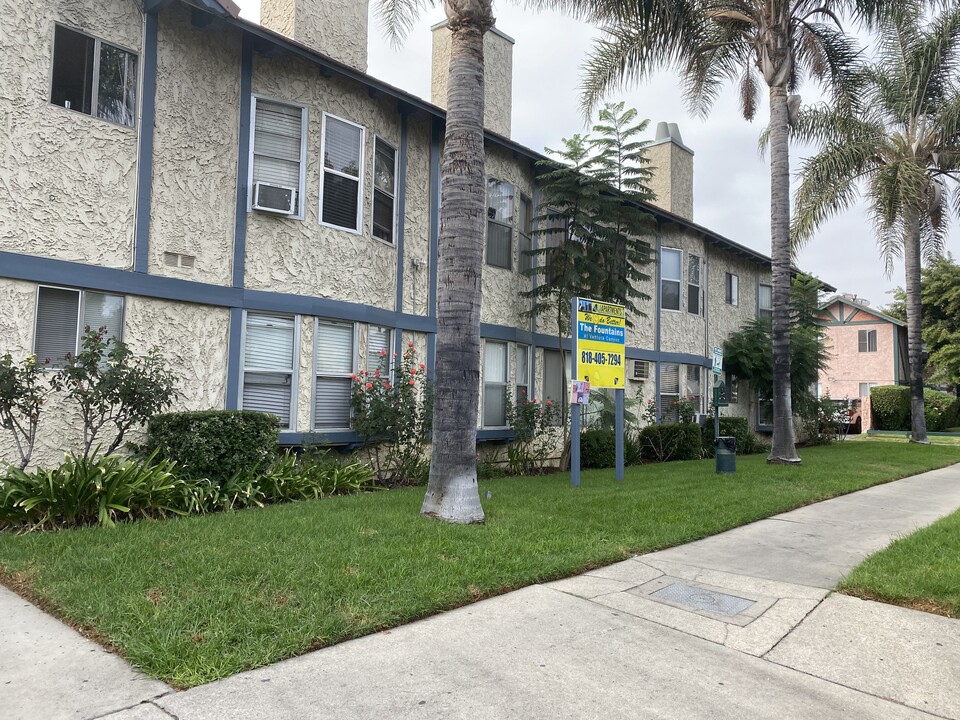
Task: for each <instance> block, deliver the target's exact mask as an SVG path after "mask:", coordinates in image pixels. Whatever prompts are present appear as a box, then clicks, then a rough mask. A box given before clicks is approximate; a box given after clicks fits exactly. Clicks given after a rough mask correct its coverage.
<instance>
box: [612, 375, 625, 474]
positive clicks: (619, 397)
mask: <svg viewBox="0 0 960 720" xmlns="http://www.w3.org/2000/svg"><path fill="white" fill-rule="evenodd" d="M613 392H614V395H615V397H616V401H617V419H616V430H615V433H616V436H617V439H616V449H617V482H623V405H624V402H623V390H622V389H621V390H614V391H613Z"/></svg>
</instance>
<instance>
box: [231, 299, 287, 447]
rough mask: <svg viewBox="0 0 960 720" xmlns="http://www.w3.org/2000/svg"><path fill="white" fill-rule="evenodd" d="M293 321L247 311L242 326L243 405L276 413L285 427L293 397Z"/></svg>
mask: <svg viewBox="0 0 960 720" xmlns="http://www.w3.org/2000/svg"><path fill="white" fill-rule="evenodd" d="M295 322H296V319H295V318H292V317H283V316H279V315H266V314H261V313H248V314H247V322H246V327H245V329H244V347H243V403H242V407H243V409H244V410H257V411H259V412H265V413H271V414H273V415H276V416H277V417H278V418H280V426H281V427H282V428H285V429H287V428H289V427H290V418H291V414H292V405H293V399H294V398H293V371H294V350H295V347H294V337H295V332H294V330H295Z"/></svg>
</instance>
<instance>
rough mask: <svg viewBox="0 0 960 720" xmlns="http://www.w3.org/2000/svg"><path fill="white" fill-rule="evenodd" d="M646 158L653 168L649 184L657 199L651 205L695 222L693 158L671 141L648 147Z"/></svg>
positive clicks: (687, 151)
mask: <svg viewBox="0 0 960 720" xmlns="http://www.w3.org/2000/svg"><path fill="white" fill-rule="evenodd" d="M646 156H647V158H648V159H649V160H650V164H651V166H652V167H653V168H654V176H653V179H652V180H651V182H650V189H651V190H653V191H654V192H655V193H656V195H657V199H656V200H653V201H652V203H653V204H654V205H656V206H658V207H661V208H663V209H664V210H667V211H669V212H672V213H673V214H674V215H679V216H680V217H682V218H686V219H687V220H693V155H692V154H691V153H690V151H689V150H686V149H685V148H683V147H680V146H679V145H677V144H676V143H675V142H673V141H672V140H667V141H660V142H657V143H653V144H651V145H649V146H648V147H647V151H646Z"/></svg>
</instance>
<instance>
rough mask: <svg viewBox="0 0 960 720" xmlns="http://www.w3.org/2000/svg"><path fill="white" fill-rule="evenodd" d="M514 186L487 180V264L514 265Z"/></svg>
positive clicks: (504, 266) (507, 267)
mask: <svg viewBox="0 0 960 720" xmlns="http://www.w3.org/2000/svg"><path fill="white" fill-rule="evenodd" d="M513 205H514V187H513V185H511V184H510V183H508V182H503V181H501V180H494V179H493V178H490V179H488V180H487V265H492V266H493V267H499V268H506V269H507V270H509V269H510V268H512V267H513V262H512V260H513Z"/></svg>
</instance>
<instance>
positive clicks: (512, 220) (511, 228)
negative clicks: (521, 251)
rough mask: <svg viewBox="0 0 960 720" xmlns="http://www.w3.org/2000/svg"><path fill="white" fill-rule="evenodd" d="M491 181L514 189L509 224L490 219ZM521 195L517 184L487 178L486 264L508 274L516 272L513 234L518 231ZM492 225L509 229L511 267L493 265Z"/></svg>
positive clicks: (484, 235) (484, 252) (484, 234)
mask: <svg viewBox="0 0 960 720" xmlns="http://www.w3.org/2000/svg"><path fill="white" fill-rule="evenodd" d="M491 181H493V182H496V183H499V184H500V185H509V186H510V187H511V188H513V216H512V217H511V218H510V222H509V223H505V222H503V221H502V220H497V219H496V218H491V217H490V182H491ZM519 194H520V193H519V189H518V188H517V185H516V183H513V182H510V181H509V180H501V179H500V178H496V177H493V176H492V175H491V176H489V177H488V178H487V186H486V193H485V198H486V207H487V217H486V221H487V224H486V225H485V226H484V229H483V230H484V233H483V239H484V243H483V259H484V264H485V265H486V266H487V267H492V268H497V269H498V270H506V271H507V272H514V268H513V256H514V251H515V250H516V246H515V244H514V242H513V234H514V231H515V230H516V228H514V225H515V224H516V221H517V218H516V217H515V216H516V215H518V214H519V213H518V212H517V209H518V207H519V204H518V203H517V195H519ZM491 223H493V224H494V225H498V226H499V227H502V228H507V229H508V230H509V231H510V251H509V253H508V255H507V257H508V262H509V265H507V266H506V267H505V266H503V265H493V264H491V262H490V224H491Z"/></svg>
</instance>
